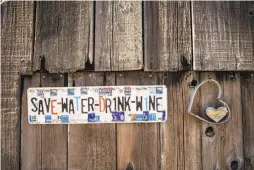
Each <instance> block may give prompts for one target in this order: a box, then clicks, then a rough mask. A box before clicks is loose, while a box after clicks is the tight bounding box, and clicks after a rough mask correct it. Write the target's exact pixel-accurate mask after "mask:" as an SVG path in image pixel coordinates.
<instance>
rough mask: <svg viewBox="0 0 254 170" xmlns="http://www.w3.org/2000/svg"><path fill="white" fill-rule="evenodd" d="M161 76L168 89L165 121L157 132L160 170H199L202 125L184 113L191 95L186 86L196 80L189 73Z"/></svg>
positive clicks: (192, 74) (193, 75) (190, 89)
mask: <svg viewBox="0 0 254 170" xmlns="http://www.w3.org/2000/svg"><path fill="white" fill-rule="evenodd" d="M164 74H165V75H164V76H163V77H162V78H161V79H160V81H161V82H163V84H165V85H166V86H167V88H168V120H167V121H166V123H161V128H160V134H161V169H163V170H168V169H195V170H199V169H202V167H201V122H200V121H199V120H198V119H196V118H195V117H194V116H191V115H190V114H188V112H187V108H188V104H189V100H190V96H191V94H192V91H193V88H190V87H189V83H190V82H191V81H192V79H198V78H199V76H198V74H195V73H191V72H185V73H164ZM198 99H199V97H198V98H197V100H198ZM194 107H195V108H197V107H198V106H194Z"/></svg>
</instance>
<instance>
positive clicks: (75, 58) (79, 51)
mask: <svg viewBox="0 0 254 170" xmlns="http://www.w3.org/2000/svg"><path fill="white" fill-rule="evenodd" d="M36 4H37V5H36V27H35V51H34V60H33V70H39V69H40V58H39V57H40V56H41V55H44V57H45V61H46V62H45V68H46V69H47V70H48V71H49V72H75V71H76V70H81V69H84V68H85V63H86V61H88V62H90V63H92V62H93V40H92V37H93V2H88V1H87V2H37V3H36Z"/></svg>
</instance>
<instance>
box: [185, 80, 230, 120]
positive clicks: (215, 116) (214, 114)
mask: <svg viewBox="0 0 254 170" xmlns="http://www.w3.org/2000/svg"><path fill="white" fill-rule="evenodd" d="M207 82H213V83H215V84H216V85H217V87H218V89H219V94H218V96H217V101H218V102H220V103H222V104H223V105H224V106H223V107H220V108H217V109H215V108H214V107H207V108H206V115H207V116H208V117H209V118H210V119H212V120H213V121H214V122H211V121H209V120H206V119H204V118H202V117H200V116H198V115H197V114H195V113H192V111H191V109H192V105H193V101H194V97H195V95H196V93H197V91H198V89H199V88H200V87H201V86H202V85H203V84H205V83H207ZM221 95H222V90H221V86H220V84H219V82H217V81H216V80H214V79H208V80H205V81H203V82H202V83H200V84H199V85H198V86H196V88H195V89H194V91H193V94H192V96H191V99H190V104H189V107H188V112H189V113H190V114H191V115H193V116H195V117H196V118H198V119H200V120H202V121H205V122H207V123H213V124H220V123H224V122H226V121H227V120H228V119H229V118H230V115H231V111H230V108H229V106H228V105H227V103H225V102H224V101H223V100H221ZM224 114H225V115H224ZM226 115H228V116H227V118H226V119H225V120H223V121H221V120H222V119H223V118H224V117H225V116H226Z"/></svg>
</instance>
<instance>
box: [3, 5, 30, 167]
mask: <svg viewBox="0 0 254 170" xmlns="http://www.w3.org/2000/svg"><path fill="white" fill-rule="evenodd" d="M33 9H34V8H33V2H3V3H2V4H1V42H2V43H1V80H2V81H1V89H2V93H1V160H2V161H1V169H6V170H8V169H18V167H19V161H20V160H19V152H20V139H19V133H20V106H19V104H20V96H19V95H20V81H21V79H20V73H24V72H26V71H28V70H30V69H31V56H32V51H33Z"/></svg>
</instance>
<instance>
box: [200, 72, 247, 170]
mask: <svg viewBox="0 0 254 170" xmlns="http://www.w3.org/2000/svg"><path fill="white" fill-rule="evenodd" d="M209 77H211V78H213V79H215V80H218V81H219V83H220V84H221V86H222V91H223V94H222V100H223V101H225V102H226V103H227V104H228V105H229V107H230V109H231V118H230V119H229V120H228V121H227V122H226V123H223V124H220V125H212V124H208V123H205V122H204V123H202V166H203V169H216V168H217V169H230V170H233V169H241V168H243V139H242V136H243V134H242V108H241V102H240V101H241V87H240V75H239V73H235V74H231V75H230V74H229V73H227V72H225V73H223V72H220V73H217V74H215V73H211V72H210V73H201V76H200V82H201V81H203V80H206V79H208V78H209ZM200 90H201V99H200V102H201V108H200V110H201V111H202V112H203V113H204V112H205V108H206V107H207V106H214V101H215V99H216V98H217V94H218V89H217V86H216V85H215V84H212V83H207V84H204V85H203V86H202V87H201V88H200ZM208 127H212V128H213V131H214V133H215V134H214V136H211V137H209V135H208V136H207V135H206V132H207V131H206V130H207V128H208ZM210 133H211V131H210Z"/></svg>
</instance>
